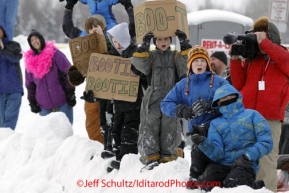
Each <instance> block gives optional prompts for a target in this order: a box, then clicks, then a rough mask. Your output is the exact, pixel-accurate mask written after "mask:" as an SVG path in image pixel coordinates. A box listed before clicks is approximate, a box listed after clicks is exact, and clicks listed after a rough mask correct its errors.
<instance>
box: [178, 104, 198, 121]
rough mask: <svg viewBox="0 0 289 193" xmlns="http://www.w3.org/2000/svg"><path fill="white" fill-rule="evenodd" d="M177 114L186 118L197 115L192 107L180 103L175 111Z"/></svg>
mask: <svg viewBox="0 0 289 193" xmlns="http://www.w3.org/2000/svg"><path fill="white" fill-rule="evenodd" d="M175 115H176V117H177V118H184V119H186V120H189V119H193V118H194V116H195V115H194V113H193V111H192V108H189V107H187V106H186V105H183V104H178V106H177V108H176V111H175Z"/></svg>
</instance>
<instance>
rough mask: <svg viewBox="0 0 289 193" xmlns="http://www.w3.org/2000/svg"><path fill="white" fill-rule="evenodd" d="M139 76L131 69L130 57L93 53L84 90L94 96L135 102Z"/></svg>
mask: <svg viewBox="0 0 289 193" xmlns="http://www.w3.org/2000/svg"><path fill="white" fill-rule="evenodd" d="M139 79H140V77H139V76H137V75H135V74H134V73H133V72H132V71H131V59H130V58H121V57H117V56H111V55H106V54H97V53H93V54H91V56H90V60H89V67H88V71H87V77H86V91H88V90H93V93H94V96H95V97H96V98H102V99H115V100H122V101H129V102H135V101H136V99H137V95H138V87H139Z"/></svg>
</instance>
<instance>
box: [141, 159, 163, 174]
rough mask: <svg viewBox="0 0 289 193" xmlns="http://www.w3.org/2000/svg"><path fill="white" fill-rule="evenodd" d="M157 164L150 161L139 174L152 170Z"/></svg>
mask: <svg viewBox="0 0 289 193" xmlns="http://www.w3.org/2000/svg"><path fill="white" fill-rule="evenodd" d="M158 165H159V163H158V162H157V161H152V162H150V163H148V164H147V165H146V166H145V167H143V168H142V169H141V170H140V172H142V170H143V169H146V170H152V169H154V167H156V166H158Z"/></svg>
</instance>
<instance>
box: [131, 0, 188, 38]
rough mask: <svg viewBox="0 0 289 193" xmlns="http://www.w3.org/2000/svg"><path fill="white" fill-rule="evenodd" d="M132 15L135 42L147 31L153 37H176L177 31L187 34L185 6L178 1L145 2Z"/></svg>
mask: <svg viewBox="0 0 289 193" xmlns="http://www.w3.org/2000/svg"><path fill="white" fill-rule="evenodd" d="M134 13H135V28H136V38H137V42H142V37H143V36H144V35H145V34H146V33H147V32H149V31H152V32H153V33H154V35H155V37H164V36H176V35H175V31H176V30H177V29H179V30H182V31H184V32H186V34H189V33H188V32H189V30H188V20H187V12H186V6H185V5H184V4H182V3H180V2H178V1H169V2H164V1H152V2H150V1H149V2H145V3H143V4H141V5H140V6H138V7H136V8H135V9H134Z"/></svg>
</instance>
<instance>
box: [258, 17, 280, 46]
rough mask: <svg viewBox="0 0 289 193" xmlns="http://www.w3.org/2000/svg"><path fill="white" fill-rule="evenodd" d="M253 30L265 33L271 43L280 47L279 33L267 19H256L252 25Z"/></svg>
mask: <svg viewBox="0 0 289 193" xmlns="http://www.w3.org/2000/svg"><path fill="white" fill-rule="evenodd" d="M253 30H254V32H262V31H264V32H266V33H267V34H268V36H269V39H270V40H271V41H272V42H273V43H275V44H277V45H280V43H281V41H280V32H279V30H278V28H277V27H276V25H275V24H274V23H272V22H269V20H268V18H267V17H261V18H259V19H257V21H256V22H255V23H254V25H253Z"/></svg>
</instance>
